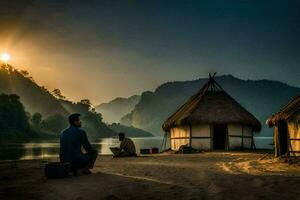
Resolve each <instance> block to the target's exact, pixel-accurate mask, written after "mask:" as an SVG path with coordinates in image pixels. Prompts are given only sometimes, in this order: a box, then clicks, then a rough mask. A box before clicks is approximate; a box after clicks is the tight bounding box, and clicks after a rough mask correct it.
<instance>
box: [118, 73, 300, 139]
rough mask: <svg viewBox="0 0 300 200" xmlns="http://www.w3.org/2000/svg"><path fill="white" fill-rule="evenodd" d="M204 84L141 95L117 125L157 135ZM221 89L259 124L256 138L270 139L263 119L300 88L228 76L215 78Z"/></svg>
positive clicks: (174, 84) (189, 83)
mask: <svg viewBox="0 0 300 200" xmlns="http://www.w3.org/2000/svg"><path fill="white" fill-rule="evenodd" d="M206 81H207V79H198V80H192V81H176V82H168V83H165V84H162V85H161V86H159V87H158V88H157V89H156V90H155V91H154V92H149V91H147V92H144V93H142V95H141V99H140V101H139V103H138V104H137V105H136V106H135V108H134V109H133V110H132V111H131V112H130V113H129V114H126V115H125V116H123V117H122V119H121V120H120V123H122V124H124V125H127V126H134V127H137V128H141V129H144V130H146V131H150V132H151V133H154V134H155V135H161V134H162V129H161V125H162V123H163V122H164V121H165V120H166V119H167V118H168V117H169V116H170V115H171V114H172V113H174V112H175V111H176V110H177V109H178V108H179V107H180V106H181V105H182V104H183V103H184V102H186V101H187V99H188V98H189V97H190V96H191V95H193V94H195V93H196V92H197V91H198V90H199V89H200V88H201V87H202V86H203V84H204V83H205V82H206ZM216 81H217V82H218V83H219V84H220V85H221V86H222V87H223V89H224V90H225V91H226V92H227V93H228V94H229V95H231V96H232V97H233V98H234V99H236V100H237V101H238V102H239V103H240V104H241V105H242V106H243V107H245V108H246V109H247V110H248V111H250V112H251V113H252V114H254V115H255V116H256V117H257V118H258V119H259V120H260V121H261V123H262V125H263V129H262V131H261V133H260V134H259V136H271V135H272V134H273V132H272V130H271V129H268V128H267V127H266V126H264V124H265V120H266V118H267V117H269V116H270V115H272V114H273V113H274V112H276V111H278V110H279V109H280V108H281V107H282V106H283V105H285V104H286V103H288V101H289V100H290V99H291V98H292V97H294V96H296V95H298V94H300V88H297V87H292V86H289V85H287V84H285V83H282V82H278V81H271V80H241V79H238V78H236V77H233V76H231V75H224V76H218V77H216Z"/></svg>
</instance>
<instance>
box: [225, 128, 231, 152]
mask: <svg viewBox="0 0 300 200" xmlns="http://www.w3.org/2000/svg"><path fill="white" fill-rule="evenodd" d="M229 145H230V144H229V135H228V124H226V140H225V149H226V150H229V149H230V148H229Z"/></svg>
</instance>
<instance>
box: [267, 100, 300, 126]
mask: <svg viewBox="0 0 300 200" xmlns="http://www.w3.org/2000/svg"><path fill="white" fill-rule="evenodd" d="M299 112H300V95H299V96H296V97H294V98H293V99H292V100H291V101H290V102H289V103H288V104H287V105H285V106H284V107H283V108H282V109H281V110H280V111H279V112H277V113H276V114H273V115H272V116H271V117H270V118H269V119H268V120H267V123H268V125H269V126H273V125H275V124H277V122H278V121H279V120H286V121H287V120H289V119H291V118H293V116H295V114H296V113H299Z"/></svg>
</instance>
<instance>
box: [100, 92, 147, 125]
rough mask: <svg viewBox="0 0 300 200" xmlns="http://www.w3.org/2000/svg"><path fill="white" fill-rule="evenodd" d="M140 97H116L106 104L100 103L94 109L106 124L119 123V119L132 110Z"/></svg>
mask: <svg viewBox="0 0 300 200" xmlns="http://www.w3.org/2000/svg"><path fill="white" fill-rule="evenodd" d="M140 98H141V96H139V95H134V96H131V97H128V98H121V97H118V98H116V99H113V100H112V101H110V102H108V103H102V104H100V105H98V106H96V107H95V109H96V111H97V112H100V113H101V114H102V117H103V120H104V121H105V122H107V123H114V122H119V121H120V119H121V117H123V116H124V115H125V114H127V113H129V112H130V111H132V110H133V108H134V106H135V105H136V104H137V103H138V102H139V101H140Z"/></svg>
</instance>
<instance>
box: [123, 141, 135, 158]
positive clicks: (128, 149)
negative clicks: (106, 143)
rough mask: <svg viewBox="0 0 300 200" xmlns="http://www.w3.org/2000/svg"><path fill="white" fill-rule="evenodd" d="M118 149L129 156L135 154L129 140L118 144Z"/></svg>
mask: <svg viewBox="0 0 300 200" xmlns="http://www.w3.org/2000/svg"><path fill="white" fill-rule="evenodd" d="M120 148H121V149H123V150H124V151H126V152H128V153H130V154H136V152H135V145H134V143H133V141H132V140H131V139H129V138H124V140H123V141H122V142H121V144H120Z"/></svg>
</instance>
